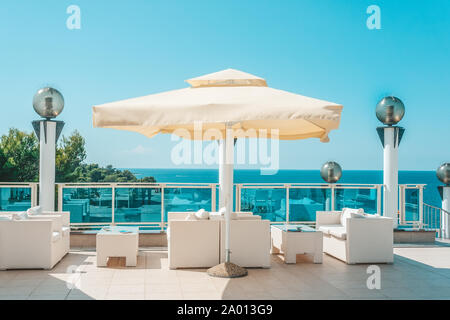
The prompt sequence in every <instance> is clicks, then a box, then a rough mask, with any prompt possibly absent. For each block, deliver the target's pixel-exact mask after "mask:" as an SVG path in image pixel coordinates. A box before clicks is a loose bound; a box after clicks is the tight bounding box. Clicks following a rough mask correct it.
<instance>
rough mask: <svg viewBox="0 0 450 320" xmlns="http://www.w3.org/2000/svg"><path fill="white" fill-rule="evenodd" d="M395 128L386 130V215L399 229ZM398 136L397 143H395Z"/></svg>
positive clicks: (384, 177)
mask: <svg viewBox="0 0 450 320" xmlns="http://www.w3.org/2000/svg"><path fill="white" fill-rule="evenodd" d="M395 130H397V128H395V127H385V128H384V172H383V174H384V176H383V180H384V184H385V186H386V189H385V191H386V192H385V193H384V215H385V216H387V217H391V218H393V220H394V223H393V225H394V228H396V227H397V212H398V134H397V135H395V134H394V132H395ZM395 136H396V139H395V140H397V141H394V137H395Z"/></svg>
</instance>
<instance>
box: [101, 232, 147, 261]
mask: <svg viewBox="0 0 450 320" xmlns="http://www.w3.org/2000/svg"><path fill="white" fill-rule="evenodd" d="M96 240H97V266H98V267H106V265H107V262H108V258H109V257H125V258H126V263H125V265H126V266H127V267H135V266H136V264H137V255H138V245H139V227H122V226H111V227H104V228H103V229H102V230H100V231H99V232H98V233H97V238H96Z"/></svg>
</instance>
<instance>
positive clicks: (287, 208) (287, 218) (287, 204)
mask: <svg viewBox="0 0 450 320" xmlns="http://www.w3.org/2000/svg"><path fill="white" fill-rule="evenodd" d="M289 186H290V185H289V184H286V185H285V188H286V223H287V224H288V223H289V190H290V188H289Z"/></svg>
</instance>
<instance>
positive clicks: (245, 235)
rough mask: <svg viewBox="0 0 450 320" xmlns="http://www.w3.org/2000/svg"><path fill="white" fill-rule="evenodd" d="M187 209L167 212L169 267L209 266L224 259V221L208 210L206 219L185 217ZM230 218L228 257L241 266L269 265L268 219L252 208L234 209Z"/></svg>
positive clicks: (265, 266)
mask: <svg viewBox="0 0 450 320" xmlns="http://www.w3.org/2000/svg"><path fill="white" fill-rule="evenodd" d="M189 214H192V213H189V212H169V213H168V221H169V228H168V229H167V241H168V251H169V253H168V256H169V268H171V269H176V268H208V267H213V266H215V265H217V264H219V263H220V262H223V261H224V257H225V221H224V219H223V216H222V215H221V214H219V213H215V212H211V213H210V215H209V218H208V219H198V220H186V217H187V216H188V215H189ZM234 217H235V219H236V220H232V221H231V223H232V224H231V243H230V245H231V250H232V253H231V261H232V262H234V263H236V264H239V265H241V266H243V267H264V268H268V267H270V221H268V220H261V217H260V216H256V215H255V216H254V215H253V214H252V213H251V212H237V213H236V214H235V215H234Z"/></svg>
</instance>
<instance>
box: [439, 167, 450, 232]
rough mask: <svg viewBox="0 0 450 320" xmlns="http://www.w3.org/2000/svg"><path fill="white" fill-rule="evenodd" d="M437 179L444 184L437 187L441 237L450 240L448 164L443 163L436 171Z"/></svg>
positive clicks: (449, 177) (449, 176)
mask: <svg viewBox="0 0 450 320" xmlns="http://www.w3.org/2000/svg"><path fill="white" fill-rule="evenodd" d="M436 176H437V178H438V179H439V180H440V181H441V182H442V183H443V184H444V185H443V186H439V187H438V190H439V194H440V195H441V198H442V210H444V212H442V214H441V229H442V237H443V238H445V239H448V238H450V219H449V215H450V163H449V162H447V163H444V164H442V165H441V166H440V167H439V168H437V170H436Z"/></svg>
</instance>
